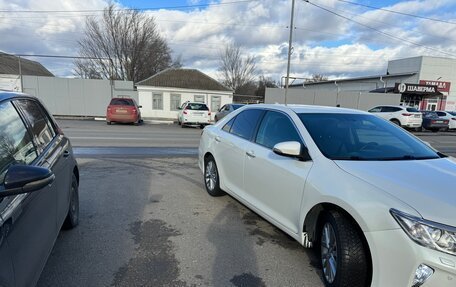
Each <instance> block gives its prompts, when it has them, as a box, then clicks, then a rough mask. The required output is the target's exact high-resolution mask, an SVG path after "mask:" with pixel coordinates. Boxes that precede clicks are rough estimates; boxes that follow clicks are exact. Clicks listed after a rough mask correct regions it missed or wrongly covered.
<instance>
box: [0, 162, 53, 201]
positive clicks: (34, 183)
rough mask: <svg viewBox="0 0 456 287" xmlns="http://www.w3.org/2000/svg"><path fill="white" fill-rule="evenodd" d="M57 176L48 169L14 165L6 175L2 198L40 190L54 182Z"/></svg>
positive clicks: (0, 192)
mask: <svg viewBox="0 0 456 287" xmlns="http://www.w3.org/2000/svg"><path fill="white" fill-rule="evenodd" d="M54 179H55V175H54V174H53V173H52V171H50V170H49V169H47V168H43V167H38V166H31V165H22V164H18V165H12V166H10V168H9V169H8V171H7V172H6V175H5V180H4V184H3V187H4V189H3V190H0V198H1V197H5V196H11V195H16V194H21V193H28V192H32V191H36V190H40V189H42V188H43V187H45V186H47V185H48V184H51V183H52V182H54Z"/></svg>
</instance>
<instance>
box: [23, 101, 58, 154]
mask: <svg viewBox="0 0 456 287" xmlns="http://www.w3.org/2000/svg"><path fill="white" fill-rule="evenodd" d="M14 104H15V105H17V106H18V107H19V108H20V109H21V110H22V111H23V113H24V115H25V117H26V119H27V121H28V122H29V123H30V125H31V132H32V135H33V137H34V138H35V142H36V145H37V148H38V152H41V151H43V150H44V149H45V148H46V147H47V145H48V144H49V143H50V142H51V141H52V139H53V138H54V136H55V135H56V134H55V131H54V129H53V128H52V125H51V123H50V121H49V119H48V118H47V116H46V114H45V112H44V111H43V110H42V108H41V107H40V105H39V104H38V103H37V102H35V101H32V100H18V101H15V102H14Z"/></svg>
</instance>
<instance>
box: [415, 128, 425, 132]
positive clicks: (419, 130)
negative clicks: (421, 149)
mask: <svg viewBox="0 0 456 287" xmlns="http://www.w3.org/2000/svg"><path fill="white" fill-rule="evenodd" d="M415 131H417V132H422V131H423V127H419V128H415Z"/></svg>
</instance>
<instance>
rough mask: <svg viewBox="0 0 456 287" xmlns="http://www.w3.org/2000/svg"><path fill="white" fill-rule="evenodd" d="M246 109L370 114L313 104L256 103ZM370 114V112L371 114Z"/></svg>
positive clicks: (298, 112)
mask: <svg viewBox="0 0 456 287" xmlns="http://www.w3.org/2000/svg"><path fill="white" fill-rule="evenodd" d="M245 108H246V109H250V108H265V109H275V110H282V111H292V112H295V113H297V114H300V113H315V114H317V113H318V114H319V113H329V114H369V113H367V112H364V111H360V110H354V109H347V108H340V107H328V106H313V105H283V104H254V105H247V106H246V107H245ZM369 115H370V114H369Z"/></svg>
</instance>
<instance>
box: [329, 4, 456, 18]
mask: <svg viewBox="0 0 456 287" xmlns="http://www.w3.org/2000/svg"><path fill="white" fill-rule="evenodd" d="M337 1H339V2H344V3H347V4H351V5H356V6H362V7H366V8H369V9H373V10H380V11H384V12H389V13H394V14H399V15H403V16H409V17H414V18H419V19H424V20H429V21H435V22H441V23H447V24H456V22H451V21H447V20H442V19H436V18H430V17H425V16H420V15H414V14H410V13H404V12H399V11H395V10H390V9H385V8H380V7H375V6H370V5H366V4H362V3H356V2H351V1H347V0H337Z"/></svg>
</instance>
